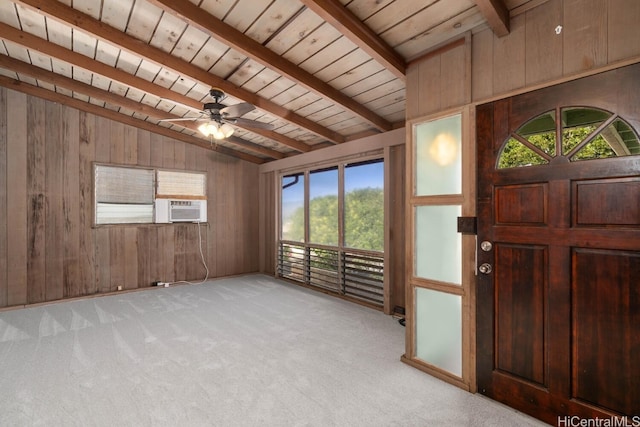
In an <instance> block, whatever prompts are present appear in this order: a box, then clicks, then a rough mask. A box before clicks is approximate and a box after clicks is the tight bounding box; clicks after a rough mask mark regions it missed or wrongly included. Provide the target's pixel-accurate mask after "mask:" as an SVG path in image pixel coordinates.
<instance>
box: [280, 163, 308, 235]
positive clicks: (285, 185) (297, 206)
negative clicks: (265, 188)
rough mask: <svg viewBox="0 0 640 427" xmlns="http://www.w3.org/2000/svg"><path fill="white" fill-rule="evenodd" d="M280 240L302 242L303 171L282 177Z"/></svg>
mask: <svg viewBox="0 0 640 427" xmlns="http://www.w3.org/2000/svg"><path fill="white" fill-rule="evenodd" d="M280 212H281V215H282V221H281V223H282V228H281V236H282V240H292V241H296V242H304V223H305V221H304V173H297V174H293V175H286V176H283V177H282V206H281V211H280Z"/></svg>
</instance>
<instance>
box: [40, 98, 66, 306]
mask: <svg viewBox="0 0 640 427" xmlns="http://www.w3.org/2000/svg"><path fill="white" fill-rule="evenodd" d="M45 114H46V122H45V123H46V125H45V177H46V183H45V191H46V209H45V224H46V227H45V251H46V255H45V259H46V299H47V300H48V301H51V300H56V299H60V298H62V297H63V296H64V293H63V288H64V265H63V264H64V262H63V259H64V238H65V236H64V232H63V230H64V217H63V213H62V207H63V197H64V189H63V185H64V182H63V173H64V159H63V149H62V146H63V143H64V142H63V137H62V133H63V127H64V124H63V121H62V106H61V105H60V104H54V103H50V102H48V103H46V105H45Z"/></svg>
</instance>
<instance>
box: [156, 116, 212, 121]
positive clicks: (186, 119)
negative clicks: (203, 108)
mask: <svg viewBox="0 0 640 427" xmlns="http://www.w3.org/2000/svg"><path fill="white" fill-rule="evenodd" d="M202 120H209V119H208V118H207V117H181V118H177V119H161V120H158V121H159V122H186V121H191V122H199V121H202Z"/></svg>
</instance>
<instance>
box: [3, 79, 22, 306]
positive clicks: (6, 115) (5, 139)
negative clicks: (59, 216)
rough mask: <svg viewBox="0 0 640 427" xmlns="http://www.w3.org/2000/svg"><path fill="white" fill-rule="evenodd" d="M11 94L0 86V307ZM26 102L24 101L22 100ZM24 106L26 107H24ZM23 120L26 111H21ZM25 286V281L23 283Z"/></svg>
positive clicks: (5, 258) (5, 256) (5, 283)
mask: <svg viewBox="0 0 640 427" xmlns="http://www.w3.org/2000/svg"><path fill="white" fill-rule="evenodd" d="M11 95H13V92H8V91H7V89H5V88H0V307H4V306H6V305H7V301H8V287H9V286H8V281H9V280H8V277H9V268H8V256H9V254H8V246H9V239H8V238H9V236H8V231H9V230H8V229H9V222H8V220H7V192H8V191H9V179H8V178H9V176H8V174H7V163H8V157H7V153H8V148H7V145H8V140H9V130H8V127H7V123H9V120H10V119H11V117H10V115H9V109H8V108H7V105H8V102H9V101H8V98H9V96H11ZM20 96H22V98H23V100H26V96H24V95H22V94H20ZM23 102H26V101H23ZM25 108H26V107H25ZM23 116H24V117H23V118H22V119H21V120H22V121H24V120H25V119H24V118H25V117H26V112H25V113H23ZM25 288H26V283H25Z"/></svg>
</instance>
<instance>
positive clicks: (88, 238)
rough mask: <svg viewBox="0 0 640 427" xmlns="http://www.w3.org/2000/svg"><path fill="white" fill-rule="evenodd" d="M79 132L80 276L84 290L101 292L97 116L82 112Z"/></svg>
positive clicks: (81, 291) (82, 290)
mask: <svg viewBox="0 0 640 427" xmlns="http://www.w3.org/2000/svg"><path fill="white" fill-rule="evenodd" d="M78 120H79V135H78V139H79V141H78V145H79V146H78V157H79V160H78V163H79V164H78V168H79V172H78V174H79V176H78V182H79V197H78V199H79V205H78V209H79V224H78V226H79V228H80V254H79V256H80V261H79V280H80V286H81V289H80V294H82V295H91V294H94V293H96V292H97V287H96V280H95V267H94V266H95V263H96V258H95V255H96V254H95V251H94V247H95V233H96V230H95V229H94V228H93V212H94V210H93V191H92V190H93V159H95V154H96V149H95V138H96V131H95V130H96V117H95V116H94V115H92V114H88V113H84V112H80V115H79V118H78Z"/></svg>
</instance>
